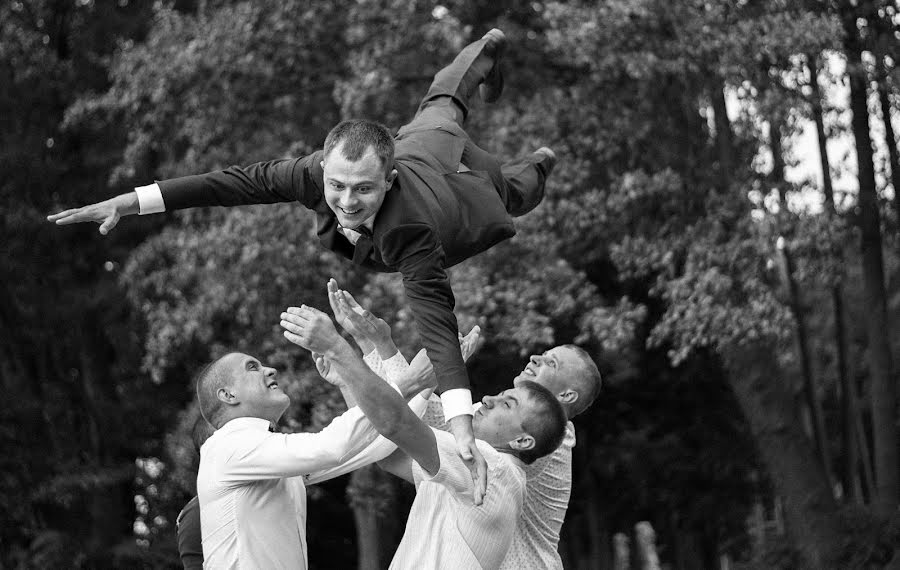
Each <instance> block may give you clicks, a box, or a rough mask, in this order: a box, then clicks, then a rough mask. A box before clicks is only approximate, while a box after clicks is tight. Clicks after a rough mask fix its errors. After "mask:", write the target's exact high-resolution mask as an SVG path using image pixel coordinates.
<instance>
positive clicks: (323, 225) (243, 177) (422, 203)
mask: <svg viewBox="0 0 900 570" xmlns="http://www.w3.org/2000/svg"><path fill="white" fill-rule="evenodd" d="M460 133H462V131H461V130H460V129H459V128H458V127H456V125H452V124H451V125H446V126H443V125H441V126H434V125H432V126H428V127H422V128H418V129H416V128H413V129H406V130H404V129H401V131H400V133H399V134H398V138H397V146H396V153H395V165H394V166H395V168H396V169H397V174H398V176H397V178H396V180H395V181H394V184H393V186H392V187H391V189H390V190H389V191H388V192H387V194H386V196H385V199H384V203H383V204H382V206H381V209H380V210H379V211H378V214H377V215H376V216H375V220H374V225H373V237H372V247H371V248H366V247H365V246H364V243H363V242H362V241H361V242H360V243H359V244H358V247H354V246H353V245H352V244H351V243H350V242H349V241H348V240H347V239H346V238H345V237H344V235H343V234H341V233H340V232H339V231H338V224H337V219H336V218H335V216H334V213H333V212H332V211H331V209H330V208H329V207H328V205H327V204H326V203H325V198H324V194H323V192H324V181H323V173H322V167H321V165H320V162H321V160H322V151H319V152H315V153H313V154H311V155H309V156H306V157H303V158H297V159H286V160H275V161H271V162H263V163H257V164H253V165H250V166H248V167H246V168H239V167H230V168H228V169H226V170H222V171H219V172H212V173H209V174H201V175H196V176H186V177H183V178H176V179H172V180H166V181H162V182H159V187H160V189H161V190H162V194H163V199H164V200H165V204H166V209H169V210H172V209H180V208H191V207H197V206H238V205H245V204H262V203H275V202H291V201H294V200H297V201H299V202H300V203H301V204H303V205H304V206H306V207H307V208H309V209H310V210H313V211H314V212H315V213H316V218H317V224H318V236H319V239H320V240H321V241H322V243H323V244H324V245H325V247H327V248H329V249H331V250H333V251H335V252H337V253H339V254H341V255H343V256H345V257H347V258H348V259H351V260H353V262H354V263H357V264H359V265H362V266H363V267H367V268H370V269H373V270H376V271H382V272H394V271H399V272H400V273H401V274H402V275H403V285H404V287H405V289H406V296H407V299H408V301H409V305H410V308H411V309H412V313H413V316H414V317H415V319H416V322H417V325H418V328H419V333H420V334H421V336H422V340H423V343H424V345H425V348H427V349H428V354H429V357H430V358H431V360H432V362H433V363H434V367H435V372H436V374H437V377H438V383H439V387H440V389H441V390H442V391H443V390H449V389H452V388H468V387H469V380H468V376H467V374H466V368H465V364H464V363H463V360H462V356H461V355H460V351H459V341H458V339H457V330H458V329H457V323H456V316H455V315H454V314H453V308H454V305H455V300H454V297H453V291H452V290H451V288H450V282H449V280H448V278H447V273H446V271H445V269H446V268H447V267H451V266H453V265H455V264H457V263H459V262H461V261H464V260H466V259H468V258H469V257H472V256H473V255H475V254H478V253H480V252H482V251H484V250H486V249H488V248H490V247H491V246H493V245H495V244H496V243H498V242H500V241H503V240H505V239H507V238H510V237H512V236H513V235H514V234H515V228H514V226H513V221H512V219H511V218H510V216H509V214H507V212H506V208H505V206H504V202H503V199H502V198H501V196H500V194H499V191H498V190H497V189H496V188H495V186H494V184H493V182H492V181H491V179H490V178H489V176H488V174H487V173H486V172H478V171H470V170H466V169H465V168H462V169H461V168H460V158H461V156H462V152H463V146H464V144H465V140H464V138H463V137H464V133H462V136H460ZM422 137H428V141H427V142H428V144H422ZM426 148H430V149H435V148H439V149H440V152H439V153H437V152H431V153H429V152H428V151H427V150H425V149H426ZM459 170H465V171H463V172H459Z"/></svg>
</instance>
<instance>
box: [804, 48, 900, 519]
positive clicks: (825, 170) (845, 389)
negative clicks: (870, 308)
mask: <svg viewBox="0 0 900 570" xmlns="http://www.w3.org/2000/svg"><path fill="white" fill-rule="evenodd" d="M807 62H808V65H809V75H810V87H812V95H811V98H810V99H811V100H810V105H811V107H812V115H813V122H814V123H815V125H816V135H817V137H818V140H819V164H820V166H821V168H822V192H823V194H824V197H825V214H826V215H828V216H832V217H836V216H837V215H838V211H837V206H836V204H835V202H834V187H833V185H832V182H831V162H830V161H829V160H828V137H827V136H826V134H825V119H824V117H823V113H822V94H821V92H820V90H819V70H818V66H817V65H816V56H815V55H808V56H807ZM898 212H900V210H898ZM835 255H836V256H838V258H839V261H841V262H842V261H843V250H841V249H838V250H837V251H836V252H835ZM831 304H832V306H833V307H834V344H835V348H836V349H837V350H836V352H837V368H838V370H837V372H838V383H839V385H840V387H841V449H842V450H843V452H844V454H843V455H844V456H843V463H842V469H841V481H842V483H843V487H844V493H845V496H846V497H847V499H848V500H851V501H852V500H855V501H856V502H857V503H862V496H861V494H860V493H859V492H858V485H859V471H857V469H856V466H857V463H858V461H859V460H858V457H859V451H858V447H857V444H856V442H857V437H856V424H857V423H858V422H857V414H858V411H857V409H856V390H855V389H854V388H853V383H852V382H851V380H850V372H849V367H848V361H847V340H846V339H847V334H846V326H845V325H844V291H843V287H842V286H841V283H840V282H836V283H835V284H834V286H832V288H831Z"/></svg>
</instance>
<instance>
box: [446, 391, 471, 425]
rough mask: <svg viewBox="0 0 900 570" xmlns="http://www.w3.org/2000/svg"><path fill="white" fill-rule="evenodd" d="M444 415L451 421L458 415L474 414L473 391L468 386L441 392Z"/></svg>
mask: <svg viewBox="0 0 900 570" xmlns="http://www.w3.org/2000/svg"><path fill="white" fill-rule="evenodd" d="M441 405H443V406H444V417H445V418H446V419H447V420H448V421H449V420H451V419H453V418H455V417H456V416H464V415H465V416H472V415H475V411H474V410H473V409H472V391H471V390H469V389H468V388H454V389H452V390H447V391H446V392H444V393H443V394H441Z"/></svg>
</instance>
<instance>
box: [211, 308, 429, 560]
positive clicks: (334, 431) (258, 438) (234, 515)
mask: <svg viewBox="0 0 900 570" xmlns="http://www.w3.org/2000/svg"><path fill="white" fill-rule="evenodd" d="M321 316H322V317H324V318H325V319H328V317H327V316H325V315H324V314H322V315H321ZM329 322H330V321H329ZM335 336H336V333H335ZM338 338H339V337H338ZM331 341H333V338H330V339H326V342H331ZM432 376H433V375H432V372H431V369H430V368H429V369H428V370H427V374H423V375H421V377H419V378H417V379H416V378H415V375H414V374H410V375H409V380H410V381H409V385H408V386H406V388H407V390H408V391H409V392H410V393H417V392H418V391H420V390H421V389H422V387H423V384H424V383H425V382H426V381H430V379H431V377H432ZM426 377H427V380H426ZM360 380H361V382H357V383H356V384H355V385H354V386H353V387H349V386H347V385H344V384H342V385H339V387H340V388H341V389H342V391H345V393H346V394H350V395H352V398H353V399H355V401H356V402H359V405H360V407H352V408H351V409H349V410H348V411H347V412H345V413H344V414H343V415H341V416H339V417H338V418H336V419H335V420H334V421H333V422H331V424H329V425H328V426H327V427H326V428H325V429H323V430H322V431H321V432H319V433H294V434H282V433H271V432H269V429H268V428H269V425H270V424H271V423H272V422H275V421H277V420H278V418H279V417H281V415H282V414H283V413H284V411H285V410H286V409H287V407H288V406H289V405H290V399H289V398H288V396H287V394H285V393H284V392H283V391H282V390H281V388H280V387H279V386H278V382H277V380H276V371H275V370H274V369H273V368H270V367H266V366H264V365H263V364H262V363H260V362H259V360H257V359H256V358H253V357H252V356H249V355H246V354H242V353H230V354H227V355H225V356H223V357H222V358H220V359H218V360H216V361H215V362H213V363H212V364H210V365H209V366H208V367H207V368H206V369H205V370H204V371H203V372H201V374H200V376H199V377H198V382H197V396H198V399H199V402H200V409H201V412H202V414H203V417H204V418H206V420H207V421H208V422H209V423H210V424H211V425H213V426H214V427H216V432H215V433H214V434H213V435H212V436H211V437H210V438H209V439H208V440H207V441H206V443H205V444H204V445H203V447H202V448H201V452H200V456H201V459H200V469H199V472H198V475H197V494H198V497H199V502H200V519H201V527H202V534H203V553H204V557H205V562H204V565H205V567H207V568H215V569H219V568H238V567H239V568H264V569H278V568H290V569H296V568H301V569H305V568H306V567H307V548H306V489H305V486H304V480H303V476H309V475H310V474H314V473H316V472H319V471H323V470H328V469H332V468H334V467H335V466H337V465H339V464H341V463H342V462H345V461H347V460H348V458H350V457H352V456H354V455H355V454H357V453H358V452H359V451H361V450H362V449H364V448H365V447H366V446H368V445H369V444H371V443H372V442H373V440H375V438H376V436H377V435H378V434H377V432H376V431H375V429H373V427H372V424H370V423H369V421H367V420H366V417H365V416H364V414H363V411H362V410H368V411H369V412H370V415H371V413H372V410H373V409H377V408H378V407H382V406H384V401H385V397H386V396H387V397H388V398H389V399H390V398H393V397H394V396H396V397H397V398H398V399H399V400H400V401H401V402H402V403H403V407H404V408H406V404H405V402H403V399H402V398H401V397H400V396H399V395H397V394H396V392H395V391H394V390H395V389H396V390H398V391H399V388H397V387H396V386H395V387H391V386H389V385H388V384H386V383H384V382H382V381H381V379H379V378H378V377H377V376H375V375H374V374H373V373H371V371H369V372H368V373H367V374H364V375H362V376H361V378H360ZM361 408H362V410H361ZM406 409H407V410H408V411H409V408H406ZM409 413H410V414H413V412H412V411H409ZM413 415H414V414H413ZM414 417H415V416H414Z"/></svg>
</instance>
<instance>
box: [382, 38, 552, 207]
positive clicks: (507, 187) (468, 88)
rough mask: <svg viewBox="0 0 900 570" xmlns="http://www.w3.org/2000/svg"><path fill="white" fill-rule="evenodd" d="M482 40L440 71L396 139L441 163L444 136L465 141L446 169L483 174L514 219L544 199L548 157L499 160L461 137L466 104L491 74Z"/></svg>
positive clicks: (536, 155) (444, 144)
mask: <svg viewBox="0 0 900 570" xmlns="http://www.w3.org/2000/svg"><path fill="white" fill-rule="evenodd" d="M485 43H486V41H485V40H484V39H480V40H478V41H475V42H473V43H471V44H469V45H468V46H466V47H465V48H464V49H463V50H462V51H461V52H460V53H459V54H458V55H457V56H456V58H455V59H454V60H453V62H452V63H451V64H450V65H448V66H447V67H445V68H443V69H441V70H440V71H439V72H438V73H437V74H436V75H435V76H434V80H433V81H432V83H431V87H430V88H429V89H428V92H427V93H426V94H425V97H424V98H423V99H422V103H421V104H420V105H419V109H418V111H417V112H416V116H415V117H414V118H413V120H412V121H410V122H409V123H408V124H407V125H405V126H403V127H402V128H401V129H400V131H399V133H398V137H399V138H402V139H404V140H408V141H410V142H413V141H414V142H415V144H416V145H418V146H419V147H420V148H422V149H423V150H424V151H426V152H428V153H429V154H431V155H432V156H434V157H435V158H437V159H438V160H439V161H441V162H445V161H447V160H448V158H449V157H447V156H445V155H446V153H447V150H448V145H447V144H446V133H451V134H452V135H453V136H456V137H460V138H461V139H462V140H463V141H464V145H463V148H462V155H461V156H460V158H459V164H448V165H447V168H448V169H452V170H454V171H458V172H459V171H465V170H475V171H482V172H486V173H487V174H488V176H489V177H490V179H491V181H492V183H493V184H494V188H495V189H496V190H497V193H498V194H499V195H500V197H501V199H502V200H503V204H504V206H505V207H506V211H507V212H509V214H510V215H511V216H513V217H517V216H521V215H524V214H526V213H528V212H530V211H531V210H533V209H534V208H535V207H536V206H537V205H538V204H540V202H541V200H542V199H543V198H544V185H545V183H546V180H547V175H548V174H549V169H550V162H549V160H550V159H549V158H548V157H547V156H546V155H543V154H540V155H539V154H534V153H531V154H528V155H526V156H523V157H521V158H517V159H514V160H511V161H502V160H500V159H499V158H497V157H495V156H494V155H493V154H491V153H489V152H487V151H486V150H484V149H482V148H480V147H479V146H478V145H476V144H475V143H474V142H473V141H472V139H471V138H470V137H469V135H468V134H467V133H466V131H465V128H464V123H465V120H466V117H467V115H468V110H469V101H470V99H471V98H472V97H473V96H474V95H475V93H476V92H477V90H478V86H479V84H481V82H482V81H484V78H485V77H486V76H487V74H488V73H489V72H490V70H491V68H492V67H493V65H494V59H493V58H492V57H491V56H489V55H488V54H486V53H484V46H485Z"/></svg>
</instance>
